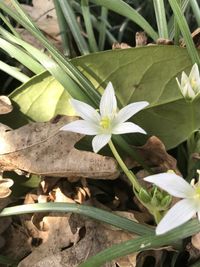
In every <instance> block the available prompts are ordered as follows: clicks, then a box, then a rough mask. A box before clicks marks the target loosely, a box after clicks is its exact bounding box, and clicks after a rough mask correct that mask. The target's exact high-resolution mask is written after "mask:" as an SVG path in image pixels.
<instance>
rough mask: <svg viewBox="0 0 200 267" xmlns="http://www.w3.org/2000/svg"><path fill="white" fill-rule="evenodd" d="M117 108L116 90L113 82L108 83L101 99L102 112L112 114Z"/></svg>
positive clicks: (106, 114) (103, 114) (102, 113)
mask: <svg viewBox="0 0 200 267" xmlns="http://www.w3.org/2000/svg"><path fill="white" fill-rule="evenodd" d="M116 110H117V100H116V97H115V91H114V88H113V85H112V83H111V82H109V83H108V85H107V87H106V89H105V91H104V93H103V95H102V97H101V101H100V114H101V116H102V117H104V116H112V115H113V114H114V113H115V112H116Z"/></svg>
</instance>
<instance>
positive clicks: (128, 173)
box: [108, 140, 162, 224]
mask: <svg viewBox="0 0 200 267" xmlns="http://www.w3.org/2000/svg"><path fill="white" fill-rule="evenodd" d="M108 145H109V147H110V149H111V151H112V153H113V155H114V156H115V159H116V160H117V162H118V163H119V166H120V167H121V168H122V170H123V171H124V173H125V174H126V176H127V177H128V179H129V181H130V182H131V184H132V185H133V191H134V192H135V196H136V197H137V198H138V200H139V201H140V202H141V203H142V204H143V205H144V206H145V207H146V208H147V209H148V210H149V212H150V213H151V214H152V215H153V216H154V218H155V221H156V223H157V224H158V223H159V221H160V220H161V218H162V216H161V214H160V212H159V211H158V210H157V209H155V207H154V206H152V204H151V203H144V202H143V201H141V199H140V197H139V194H138V192H140V190H141V189H142V187H141V185H140V184H139V183H138V181H137V177H136V176H135V175H134V173H133V172H132V171H130V170H129V169H128V168H127V166H126V165H125V164H124V162H123V160H122V158H121V157H120V155H119V153H118V152H117V150H116V148H115V146H114V144H113V142H112V141H111V140H110V141H109V143H108Z"/></svg>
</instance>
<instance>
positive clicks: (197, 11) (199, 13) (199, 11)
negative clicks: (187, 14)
mask: <svg viewBox="0 0 200 267" xmlns="http://www.w3.org/2000/svg"><path fill="white" fill-rule="evenodd" d="M190 6H191V8H192V11H193V13H194V16H195V19H196V21H197V25H198V27H200V7H199V4H198V2H197V0H190Z"/></svg>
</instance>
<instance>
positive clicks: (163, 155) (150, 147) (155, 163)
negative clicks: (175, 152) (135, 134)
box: [134, 136, 180, 175]
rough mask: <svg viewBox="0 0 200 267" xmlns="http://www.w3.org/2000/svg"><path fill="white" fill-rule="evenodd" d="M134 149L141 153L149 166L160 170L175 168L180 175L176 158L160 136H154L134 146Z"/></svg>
mask: <svg viewBox="0 0 200 267" xmlns="http://www.w3.org/2000/svg"><path fill="white" fill-rule="evenodd" d="M134 149H136V151H137V152H138V153H139V154H140V155H141V157H142V159H143V160H144V162H145V163H146V164H147V165H148V166H151V167H156V168H157V170H158V171H159V172H166V171H168V170H173V171H174V172H176V174H179V175H180V172H179V170H178V168H177V161H176V159H175V158H173V157H172V156H171V155H169V154H168V153H167V151H166V149H165V146H164V144H163V143H162V142H161V141H160V139H159V138H158V137H156V136H152V137H150V138H149V139H148V140H147V142H146V144H145V145H143V146H141V147H134ZM136 164H137V163H136Z"/></svg>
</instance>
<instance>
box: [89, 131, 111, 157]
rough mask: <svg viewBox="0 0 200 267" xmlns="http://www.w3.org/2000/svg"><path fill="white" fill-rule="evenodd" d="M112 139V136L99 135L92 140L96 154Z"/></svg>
mask: <svg viewBox="0 0 200 267" xmlns="http://www.w3.org/2000/svg"><path fill="white" fill-rule="evenodd" d="M110 139H111V134H99V135H97V136H95V137H94V138H93V139H92V147H93V150H94V152H95V153H97V152H98V151H99V150H100V149H101V148H102V147H104V146H105V145H106V144H107V143H108V142H109V141H110Z"/></svg>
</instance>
